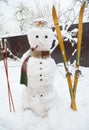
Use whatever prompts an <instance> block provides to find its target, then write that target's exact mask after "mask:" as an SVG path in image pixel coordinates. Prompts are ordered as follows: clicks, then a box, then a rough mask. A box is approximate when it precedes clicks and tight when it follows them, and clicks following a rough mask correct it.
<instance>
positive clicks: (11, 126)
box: [0, 59, 89, 130]
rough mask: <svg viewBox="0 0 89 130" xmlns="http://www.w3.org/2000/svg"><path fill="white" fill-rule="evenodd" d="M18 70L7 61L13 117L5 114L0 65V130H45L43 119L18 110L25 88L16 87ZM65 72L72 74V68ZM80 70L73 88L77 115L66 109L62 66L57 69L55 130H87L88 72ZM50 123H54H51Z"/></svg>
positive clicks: (67, 100)
mask: <svg viewBox="0 0 89 130" xmlns="http://www.w3.org/2000/svg"><path fill="white" fill-rule="evenodd" d="M20 68H21V62H20V61H14V60H11V59H8V70H9V81H10V86H11V91H12V96H13V100H14V104H15V110H16V112H15V113H14V112H9V105H8V94H7V82H6V75H5V69H4V64H3V61H0V130H20V129H21V130H49V129H48V120H47V118H46V117H45V118H42V117H38V116H35V114H34V113H33V112H31V111H29V110H28V111H25V112H23V110H22V106H21V102H22V101H21V97H22V93H23V92H24V89H25V86H24V85H21V84H20ZM69 69H70V71H71V72H72V73H74V66H69ZM80 70H81V71H82V75H81V76H80V78H79V83H78V87H77V95H76V103H77V111H73V110H72V109H71V108H70V95H69V90H68V86H67V80H66V78H65V70H64V66H63V64H58V65H57V72H56V77H55V81H54V83H55V86H56V89H57V92H58V96H59V103H60V107H59V109H58V115H59V118H58V119H59V123H58V130H89V101H88V100H89V87H88V86H89V82H88V75H89V68H85V67H80ZM72 78H73V76H72ZM72 80H73V79H72ZM52 114H53V113H52ZM52 120H53V122H54V120H55V119H52ZM55 130H56V129H55Z"/></svg>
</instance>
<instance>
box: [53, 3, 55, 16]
mask: <svg viewBox="0 0 89 130" xmlns="http://www.w3.org/2000/svg"><path fill="white" fill-rule="evenodd" d="M54 12H55V6H54V5H53V7H52V15H53V16H54Z"/></svg>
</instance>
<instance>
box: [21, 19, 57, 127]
mask: <svg viewBox="0 0 89 130" xmlns="http://www.w3.org/2000/svg"><path fill="white" fill-rule="evenodd" d="M41 22H42V21H41ZM28 40H29V44H30V50H29V51H28V52H27V53H26V54H25V57H26V58H25V60H24V61H23V63H22V68H21V83H22V84H25V85H26V89H25V91H24V94H23V99H22V101H23V109H24V110H30V111H32V112H33V113H35V115H36V116H41V117H47V116H48V117H50V115H55V111H56V110H57V100H58V98H57V93H56V88H55V84H54V79H55V74H56V69H57V66H56V63H55V61H54V59H52V57H51V53H52V51H53V50H54V48H55V47H54V48H52V42H53V41H54V40H55V41H56V37H55V35H54V33H53V32H52V30H51V29H50V28H47V27H43V26H42V27H37V28H36V27H35V28H32V29H30V30H29V32H28ZM56 43H57V42H56ZM56 45H57V44H56ZM52 118H55V116H53V117H51V119H52ZM51 127H52V129H53V126H52V124H51Z"/></svg>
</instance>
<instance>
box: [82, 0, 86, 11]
mask: <svg viewBox="0 0 89 130" xmlns="http://www.w3.org/2000/svg"><path fill="white" fill-rule="evenodd" d="M85 5H86V1H84V3H83V4H82V6H81V10H83V9H84V8H85Z"/></svg>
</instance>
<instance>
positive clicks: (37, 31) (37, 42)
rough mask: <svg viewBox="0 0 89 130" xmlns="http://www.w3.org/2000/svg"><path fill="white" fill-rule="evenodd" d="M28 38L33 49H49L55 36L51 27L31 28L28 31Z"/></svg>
mask: <svg viewBox="0 0 89 130" xmlns="http://www.w3.org/2000/svg"><path fill="white" fill-rule="evenodd" d="M28 40H29V44H30V47H31V49H32V50H33V51H50V50H51V47H52V43H53V41H54V40H55V36H54V33H53V32H52V30H51V29H48V28H32V29H30V30H29V31H28Z"/></svg>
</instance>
